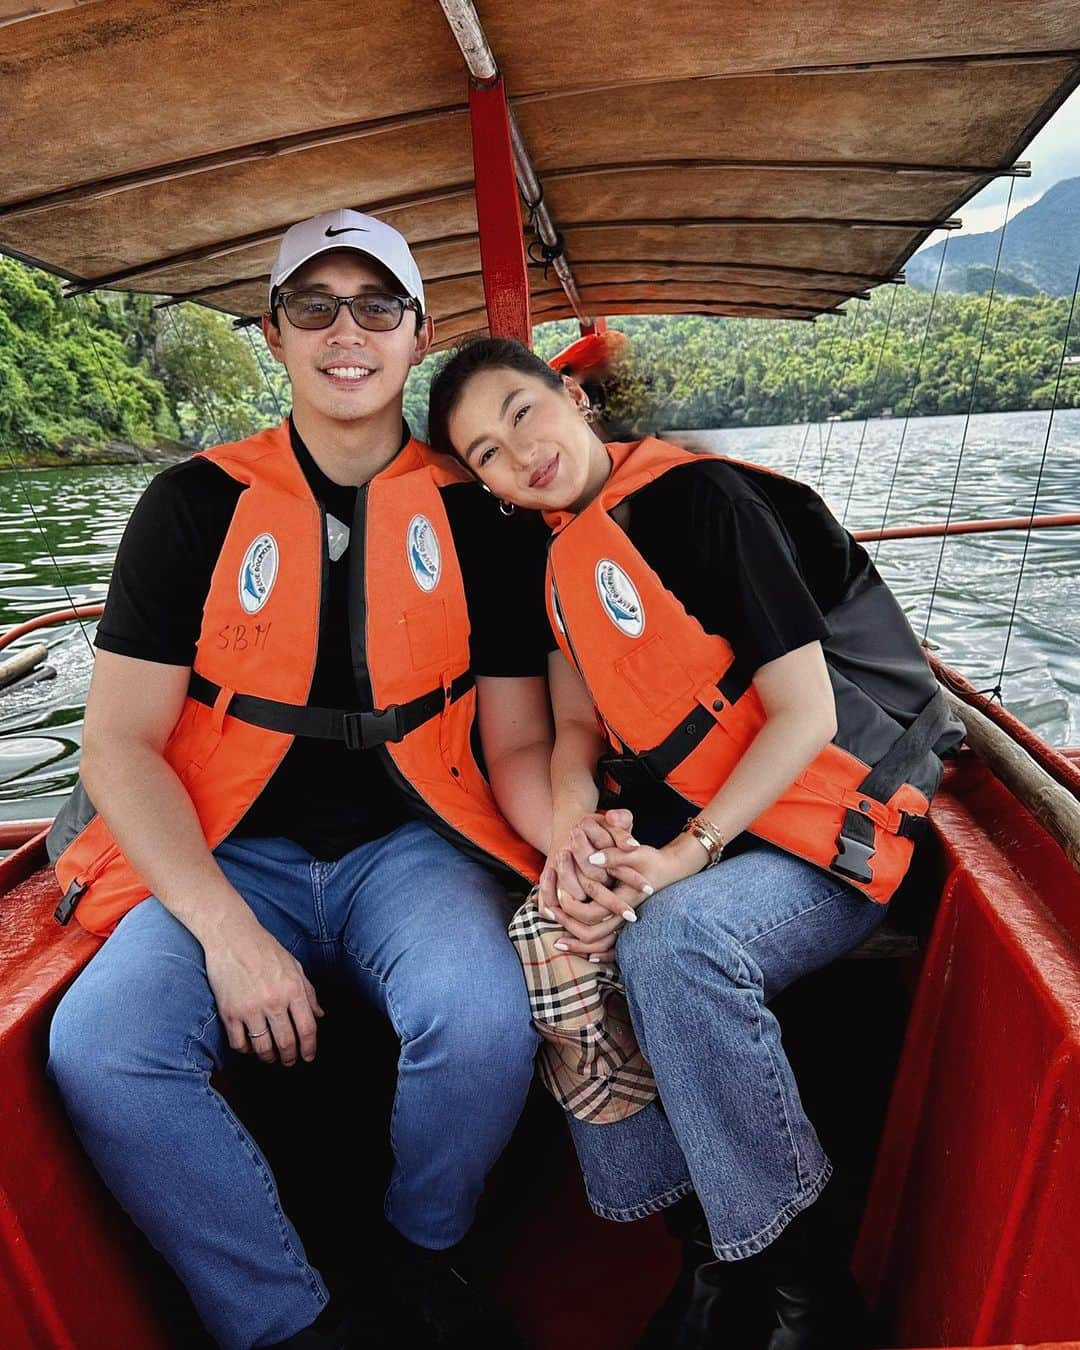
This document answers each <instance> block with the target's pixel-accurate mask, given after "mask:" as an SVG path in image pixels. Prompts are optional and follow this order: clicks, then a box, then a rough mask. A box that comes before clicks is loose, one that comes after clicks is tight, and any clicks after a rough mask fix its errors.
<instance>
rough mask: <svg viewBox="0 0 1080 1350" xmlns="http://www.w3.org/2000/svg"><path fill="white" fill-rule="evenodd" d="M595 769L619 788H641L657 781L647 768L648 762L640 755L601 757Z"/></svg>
mask: <svg viewBox="0 0 1080 1350" xmlns="http://www.w3.org/2000/svg"><path fill="white" fill-rule="evenodd" d="M596 767H597V769H598V770H599V772H600V773H601V774H607V775H608V777H610V778H612V779H614V780H615V782H616V783H618V785H619V787H621V788H633V787H641V786H642V785H643V784H647V783H655V782H657V781H659V780H658V779H657V777H656V774H654V773H653V771H652V770H651V769H650V768H649V762H648V760H647V759H645V758H643V757H642V756H641V755H603V756H602V757H601V759H600V762H599V764H598V765H597V766H596Z"/></svg>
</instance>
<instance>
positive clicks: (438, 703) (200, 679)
mask: <svg viewBox="0 0 1080 1350" xmlns="http://www.w3.org/2000/svg"><path fill="white" fill-rule="evenodd" d="M473 683H474V681H473V674H472V671H471V670H467V671H465V672H464V674H462V675H459V676H458V677H457V679H455V680H454V682H453V683H452V684H451V686H450V690H449V693H447V691H446V690H445V689H443V687H442V686H441V685H440V686H439V687H438V688H437V689H432V690H431V691H430V692H429V693H427V694H421V695H420V696H419V697H418V698H413V699H410V700H409V702H408V703H392V704H391V705H390V707H389V708H376V709H375V710H373V711H372V712H346V711H345V710H344V709H341V708H309V707H301V706H300V705H298V704H295V703H279V702H278V701H277V700H276V699H272V698H258V697H257V696H256V695H255V694H233V696H232V698H231V699H230V700H229V703H228V706H227V708H226V709H225V711H226V712H227V713H228V715H229V716H230V717H235V718H237V719H238V720H239V721H241V722H248V723H250V724H251V725H252V726H255V727H263V728H265V729H266V730H267V731H283V732H286V733H287V734H289V735H291V736H309V737H311V738H313V739H315V740H321V741H343V742H344V743H345V745H346V746H347V747H348V748H349V749H350V750H373V749H374V748H375V747H376V746H379V745H385V744H386V742H387V741H403V740H404V739H405V737H406V736H408V734H409V733H410V732H411V731H415V730H416V728H417V727H420V726H423V725H424V723H425V722H427V721H429V720H430V719H431V718H432V717H436V716H437V715H438V714H439V713H441V712H442V710H443V709H444V708H445V707H446V706H447V705H448V704H450V703H456V702H457V700H458V699H459V698H461V697H462V695H463V694H467V693H468V692H469V690H470V689H471V688H472V687H473ZM220 693H221V686H220V685H217V684H214V682H213V681H212V680H208V679H206V678H205V676H202V675H198V674H196V673H195V671H192V672H191V682H190V683H189V685H188V695H189V696H190V697H191V698H193V699H195V701H196V702H197V703H203V704H205V705H206V706H207V707H208V708H212V707H213V706H214V704H215V703H216V702H217V698H218V695H219V694H220Z"/></svg>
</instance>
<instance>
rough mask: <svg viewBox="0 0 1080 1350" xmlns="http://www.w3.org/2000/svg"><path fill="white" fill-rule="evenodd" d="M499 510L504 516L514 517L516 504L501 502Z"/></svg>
mask: <svg viewBox="0 0 1080 1350" xmlns="http://www.w3.org/2000/svg"><path fill="white" fill-rule="evenodd" d="M499 510H500V511H501V512H502V513H503V515H504V516H512V515H513V514H514V510H515V507H514V503H513V502H500V503H499Z"/></svg>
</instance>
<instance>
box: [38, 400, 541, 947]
mask: <svg viewBox="0 0 1080 1350" xmlns="http://www.w3.org/2000/svg"><path fill="white" fill-rule="evenodd" d="M204 457H205V458H206V459H209V460H211V461H212V462H213V463H215V464H217V465H218V466H219V467H220V468H222V469H223V470H224V471H225V472H226V473H228V474H230V475H231V476H232V477H233V478H235V479H236V480H237V481H239V482H241V483H243V484H244V485H245V488H246V490H245V491H243V492H241V494H240V497H239V500H238V502H237V506H236V510H235V512H234V515H233V519H232V523H231V524H230V526H229V529H228V532H227V534H226V537H225V541H224V544H223V546H222V550H221V554H220V557H219V558H218V561H217V564H216V566H215V568H214V572H213V576H212V578H211V581H210V589H209V593H208V595H207V599H206V605H205V609H204V612H203V622H202V628H201V631H200V635H199V639H198V643H197V645H196V652H195V659H194V663H193V668H192V679H191V686H190V688H189V692H188V697H187V698H186V699H185V701H184V705H183V708H182V709H181V712H180V716H179V718H178V719H177V722H176V725H175V727H174V728H173V730H172V733H171V734H170V736H169V739H168V741H167V743H166V745H165V749H164V757H165V759H166V761H167V762H168V763H169V764H170V765H171V766H172V768H173V769H174V770H175V772H176V773H177V775H178V777H179V778H180V781H181V782H182V783H183V785H184V787H185V788H186V789H187V792H188V794H189V795H190V797H191V800H192V802H193V804H194V806H195V810H196V813H197V814H198V817H199V823H200V825H201V826H202V830H203V834H204V836H205V838H206V842H207V844H208V845H209V847H210V848H214V847H216V846H217V844H219V843H220V842H221V841H222V840H223V839H225V838H226V837H227V836H228V835H229V833H230V832H231V831H232V830H233V828H234V827H235V826H236V825H237V823H238V822H239V821H240V819H241V818H242V817H243V815H244V814H245V812H246V811H247V810H248V808H249V807H250V806H251V804H252V803H253V802H254V800H255V798H256V797H257V796H258V795H259V793H260V792H261V791H262V789H263V788H264V787H265V786H266V784H267V783H268V782H269V780H270V777H271V776H272V774H273V773H274V771H275V769H276V768H277V767H278V765H279V764H280V762H281V760H282V759H283V758H284V756H285V753H286V751H287V750H288V749H289V747H290V745H291V744H292V742H293V739H294V736H295V735H296V734H302V735H315V736H319V737H323V738H329V739H344V740H345V741H346V743H347V744H349V745H351V746H353V747H354V748H363V749H375V750H377V752H378V753H379V754H380V756H381V757H382V758H383V762H384V764H385V766H386V768H387V770H388V772H389V774H390V776H391V778H392V780H393V781H394V782H395V783H396V784H397V785H398V786H399V787H400V789H401V790H402V792H403V794H404V796H405V797H406V799H407V801H408V802H409V804H410V806H411V808H412V810H413V811H414V812H415V814H417V815H418V816H420V817H421V818H423V819H426V820H427V821H428V822H429V823H430V824H431V825H432V827H433V828H435V829H437V830H438V831H439V832H440V833H442V834H444V835H446V836H447V837H449V838H451V839H452V840H453V841H454V842H455V843H458V844H459V845H461V846H462V847H463V848H465V849H466V851H469V852H471V853H473V854H474V855H478V856H482V857H483V858H484V859H485V860H486V861H489V862H491V861H494V862H495V863H497V864H501V865H503V866H504V867H506V868H507V869H509V870H510V871H511V872H513V873H516V874H518V875H519V876H521V877H523V878H525V879H526V880H528V881H529V882H530V883H531V882H532V881H534V880H535V879H536V876H537V874H538V871H539V867H540V865H541V861H542V860H541V859H540V857H539V855H538V854H537V853H536V852H535V851H534V850H533V849H532V848H531V847H530V846H529V845H528V844H526V843H525V842H524V841H523V840H522V839H521V838H520V837H519V836H518V835H517V834H516V833H515V832H514V831H513V829H512V828H511V827H510V825H509V824H508V823H507V822H506V820H505V819H504V818H503V817H502V815H501V814H500V813H499V810H498V808H497V807H496V805H495V801H494V798H493V797H492V794H491V789H490V788H489V786H488V783H487V780H486V779H485V778H484V776H483V773H482V772H481V770H480V767H479V765H478V764H477V763H476V760H475V757H474V755H473V752H472V746H471V740H470V735H471V731H472V725H473V720H474V716H475V704H476V690H475V688H474V686H473V681H472V676H471V674H470V671H469V618H468V609H467V607H466V601H465V591H464V586H463V584H462V578H461V570H460V568H459V566H458V561H457V556H456V554H455V552H454V546H453V538H452V535H451V532H450V525H449V521H448V519H447V515H446V511H445V508H444V506H443V502H442V497H441V494H440V492H439V488H440V487H441V486H444V485H446V484H449V483H453V482H458V481H460V480H461V479H462V477H463V474H462V471H461V470H460V469H459V468H458V467H457V466H456V465H455V464H453V463H452V462H451V461H449V460H446V459H444V458H443V457H442V456H438V455H435V454H434V452H432V451H430V450H428V448H427V447H426V446H422V445H420V444H419V442H417V441H415V440H410V441H409V442H408V444H407V445H405V447H404V448H403V449H402V450H401V451H400V452H399V453H398V455H397V456H395V458H394V459H393V460H392V461H391V462H390V464H388V465H387V467H386V468H385V469H383V470H382V471H381V472H380V473H379V474H377V475H376V476H375V477H374V478H373V479H372V480H371V481H370V482H369V483H368V484H367V485H366V486H365V487H362V488H361V489H360V497H361V498H362V499H363V502H364V505H363V508H362V510H363V515H362V521H363V528H362V530H360V531H359V533H360V534H362V538H359V539H358V538H357V530H356V527H355V524H354V533H353V547H354V548H357V547H359V548H362V549H363V559H364V568H363V576H364V595H363V600H362V605H363V609H362V613H361V614H357V615H352V616H350V620H351V621H350V628H351V630H352V635H353V637H352V646H353V661H354V666H357V667H363V666H365V665H366V670H364V669H360V670H358V673H359V674H360V675H361V677H362V678H365V677H366V680H367V682H368V683H369V684H370V688H371V693H372V698H373V700H374V709H375V710H374V711H372V712H342V711H336V710H332V709H319V708H311V707H308V706H306V705H307V699H308V695H309V691H310V689H311V683H312V679H313V676H314V672H315V662H316V656H317V654H318V646H319V623H318V616H319V613H320V599H321V592H322V578H323V573H324V567H325V550H326V531H325V527H324V523H323V518H322V513H321V511H320V509H319V506H318V504H317V503H316V501H315V499H314V497H313V496H312V493H311V490H310V488H309V487H308V484H307V480H306V479H305V477H304V474H303V471H302V469H301V468H300V465H299V463H298V462H297V459H296V456H295V455H294V454H293V452H292V448H291V445H290V441H289V431H288V423H287V422H285V423H283V424H282V425H281V426H278V427H275V428H273V429H271V430H269V431H264V432H261V433H260V434H259V435H257V436H252V437H250V438H249V439H247V440H243V441H239V442H236V443H234V444H231V445H224V446H221V447H219V448H217V449H215V450H211V451H207V452H205V455H204ZM360 518H361V517H360V515H359V512H358V517H357V519H360ZM80 796H81V801H80V800H79V798H80ZM87 808H88V810H87ZM92 812H93V806H92V804H90V803H89V801H88V798H86V796H85V793H81V794H80V793H78V792H77V793H76V794H73V798H72V802H71V805H70V809H65V811H64V812H62V813H61V816H59V817H58V819H57V822H56V825H54V827H53V830H52V832H51V834H50V851H51V853H52V856H53V857H54V859H55V862H56V874H57V878H58V879H59V881H60V884H61V886H62V887H64V888H65V897H64V900H63V901H62V902H61V905H60V907H59V909H58V910H57V918H58V919H59V920H60V922H63V923H66V922H67V921H68V919H70V917H71V914H72V912H73V911H74V910H75V906H76V905H78V909H77V917H78V919H79V921H80V923H81V924H82V925H83V927H85V928H87V929H89V930H90V931H91V932H94V933H102V934H104V933H107V932H109V931H111V929H112V928H113V927H114V926H115V925H116V924H117V922H118V921H119V920H120V919H121V918H122V917H123V915H124V914H125V913H126V912H127V910H128V909H130V908H131V907H132V906H133V905H135V904H137V903H138V902H139V901H140V900H143V899H145V897H146V896H147V894H148V893H149V892H148V887H147V886H146V885H145V883H144V882H143V881H142V879H141V878H140V877H139V876H138V875H137V874H136V872H135V871H134V870H133V868H132V867H131V866H130V865H129V864H128V862H127V860H126V859H125V858H124V856H123V855H122V853H121V852H120V849H119V846H118V844H117V843H116V841H115V839H114V838H113V836H112V833H111V832H110V830H109V828H108V826H107V825H106V824H105V822H104V820H103V819H102V818H101V817H100V816H98V815H93V816H92V819H89V821H88V823H87V821H86V817H87V816H88V815H89V814H91V813H92ZM80 813H81V818H80ZM76 831H77V832H76Z"/></svg>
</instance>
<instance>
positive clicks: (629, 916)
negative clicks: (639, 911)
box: [622, 909, 637, 923]
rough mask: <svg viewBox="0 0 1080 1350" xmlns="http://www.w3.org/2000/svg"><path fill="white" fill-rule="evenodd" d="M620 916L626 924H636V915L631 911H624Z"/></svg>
mask: <svg viewBox="0 0 1080 1350" xmlns="http://www.w3.org/2000/svg"><path fill="white" fill-rule="evenodd" d="M622 916H623V918H624V919H625V920H626V922H627V923H637V915H636V914H635V913H634V911H633V910H632V909H624V910H623V912H622Z"/></svg>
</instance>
